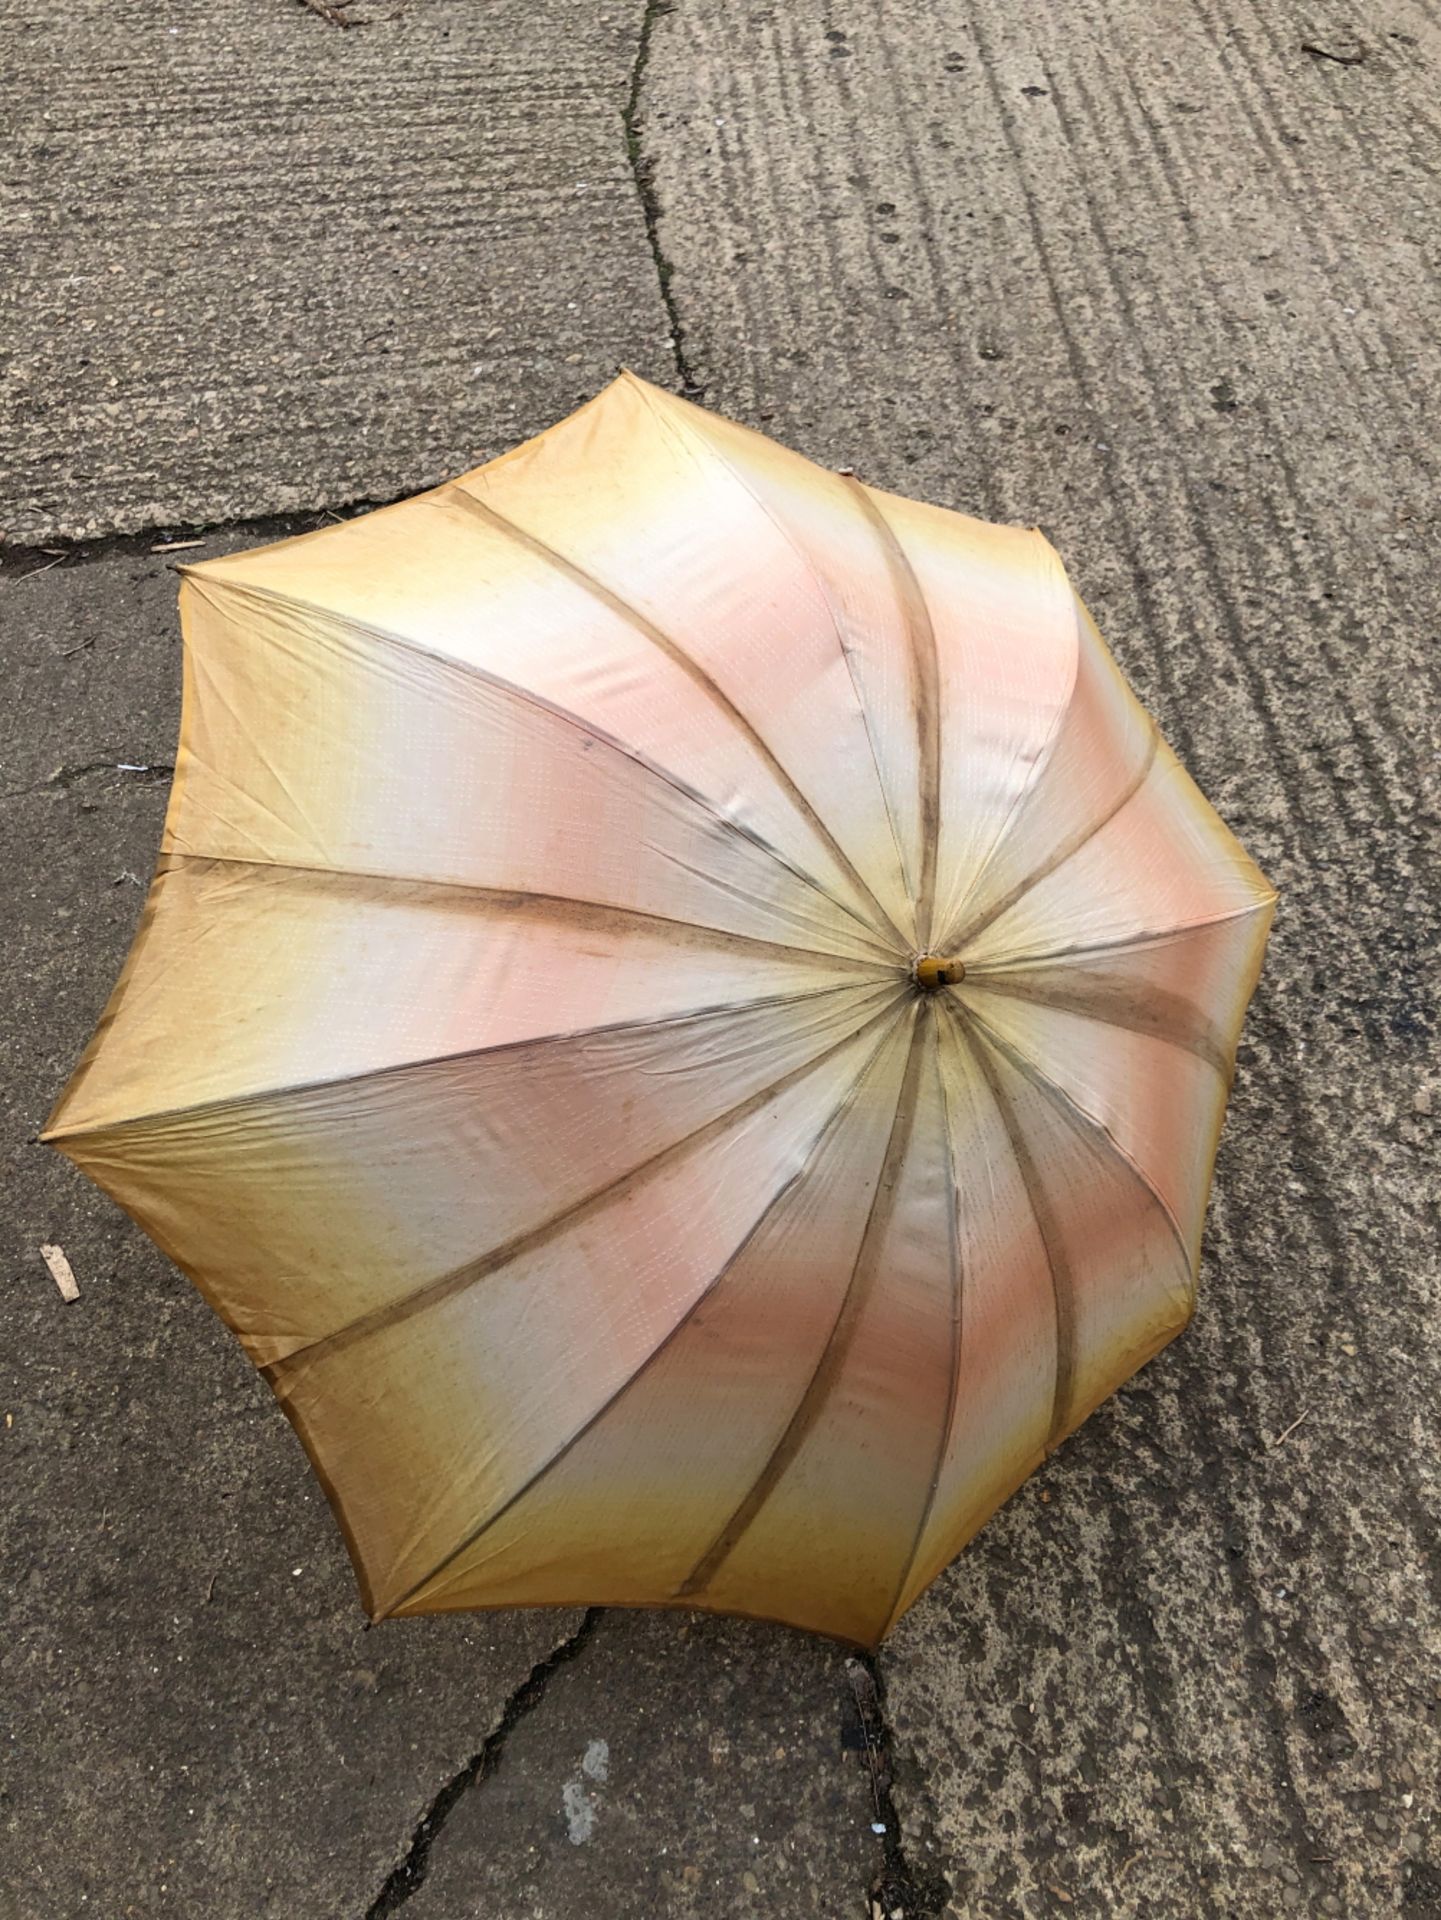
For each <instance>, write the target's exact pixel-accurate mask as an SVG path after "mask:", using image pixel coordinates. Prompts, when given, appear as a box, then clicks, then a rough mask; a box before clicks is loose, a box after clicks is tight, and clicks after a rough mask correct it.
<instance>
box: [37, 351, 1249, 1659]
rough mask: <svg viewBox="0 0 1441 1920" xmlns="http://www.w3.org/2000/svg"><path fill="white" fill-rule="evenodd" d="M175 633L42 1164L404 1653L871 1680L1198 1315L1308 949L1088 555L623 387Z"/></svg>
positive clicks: (202, 596) (211, 576) (236, 564)
mask: <svg viewBox="0 0 1441 1920" xmlns="http://www.w3.org/2000/svg"><path fill="white" fill-rule="evenodd" d="M181 614H182V622H183V627H184V633H185V643H186V646H185V688H184V703H183V715H182V723H181V742H180V748H179V752H178V756H177V769H176V775H175V782H174V787H173V791H172V795H171V801H170V807H169V811H168V815H167V820H166V827H165V836H164V842H163V846H162V851H161V855H160V861H159V865H158V869H157V872H156V876H155V880H154V882H153V885H152V888H151V892H150V896H149V900H148V902H147V906H146V909H145V915H144V918H143V920H142V923H141V928H140V931H139V934H138V936H137V939H136V942H135V946H134V948H133V950H132V952H131V955H130V958H129V961H128V962H127V965H126V968H125V971H124V974H123V975H122V978H121V981H120V983H119V985H118V986H117V988H116V991H115V994H114V996H113V998H112V1000H111V1004H110V1006H109V1008H108V1009H107V1011H106V1013H105V1015H104V1017H103V1019H102V1021H101V1025H100V1028H99V1030H98V1032H97V1035H96V1037H95V1040H94V1041H92V1043H91V1046H90V1048H89V1049H88V1050H87V1053H86V1054H85V1056H84V1058H83V1059H82V1061H81V1063H80V1066H79V1067H78V1069H77V1071H76V1073H75V1076H74V1078H73V1079H72V1081H71V1083H70V1086H69V1087H68V1088H67V1090H66V1092H65V1094H64V1096H63V1098H62V1099H61V1101H60V1104H59V1106H58V1107H57V1109H56V1112H55V1114H54V1116H53V1117H52V1120H51V1122H50V1126H49V1129H48V1131H47V1134H46V1138H48V1139H50V1140H52V1141H53V1142H54V1143H55V1144H56V1145H57V1146H58V1147H60V1148H61V1150H62V1151H64V1152H65V1153H67V1154H68V1155H70V1156H71V1157H72V1158H73V1159H74V1160H75V1161H76V1162H77V1163H78V1164H79V1165H80V1166H81V1167H83V1168H84V1169H85V1170H86V1172H87V1173H89V1174H90V1175H91V1176H92V1177H93V1178H94V1179H95V1180H97V1181H98V1182H99V1183H100V1184H101V1185H102V1186H103V1187H105V1188H106V1189H107V1191H109V1192H110V1193H111V1194H113V1195H114V1196H115V1198H116V1199H117V1200H118V1201H119V1202H120V1203H121V1205H122V1206H124V1207H125V1208H126V1209H127V1210H128V1211H129V1212H130V1213H131V1214H132V1215H133V1216H134V1217H135V1218H136V1219H137V1220H138V1221H139V1222H140V1223H141V1225H142V1226H143V1227H144V1228H145V1229H146V1231H147V1232H149V1233H150V1234H151V1235H152V1237H153V1238H154V1239H155V1240H156V1242H157V1243H158V1244H159V1245H160V1246H161V1247H162V1248H163V1249H164V1250H165V1251H166V1253H168V1254H169V1255H170V1256H171V1258H173V1259H174V1260H175V1261H176V1262H177V1264H179V1265H180V1266H181V1267H182V1268H183V1269H184V1270H185V1271H186V1272H187V1273H188V1274H190V1275H191V1277H192V1278H193V1279H194V1280H195V1282H196V1284H197V1285H198V1286H199V1287H200V1289H201V1290H202V1292H203V1293H204V1294H205V1296H206V1298H207V1299H208V1300H209V1301H210V1302H211V1304H212V1305H213V1306H214V1307H215V1309H216V1311H217V1312H218V1313H219V1314H220V1315H221V1316H222V1317H223V1318H224V1319H225V1321H226V1322H227V1323H228V1324H229V1325H230V1326H231V1327H232V1328H233V1329H234V1331H235V1332H236V1334H237V1335H238V1337H239V1338H240V1339H241V1341H242V1342H243V1344H244V1345H245V1347H246V1350H247V1351H248V1353H249V1354H250V1356H251V1358H252V1359H253V1360H254V1362H255V1363H256V1365H257V1366H259V1367H261V1368H262V1369H263V1370H264V1371H265V1373H266V1376H267V1378H268V1379H269V1381H270V1383H271V1385H272V1387H273V1388H274V1390H275V1392H276V1394H277V1396H278V1398H279V1400H280V1403H281V1405H282V1406H283V1407H284V1409H285V1411H286V1413H287V1414H288V1416H289V1417H290V1419H291V1420H292V1421H293V1422H294V1424H295V1426H296V1428H297V1430H298V1432H299V1433H300V1436H301V1438H302V1440H303V1441H304V1443H305V1446H306V1448H307V1450H308V1452H309V1454H310V1457H311V1459H312V1461H313V1463H314V1465H315V1468H316V1470H317V1472H318V1474H319V1476H320V1478H321V1480H322V1482H323V1483H324V1485H325V1488H326V1491H327V1493H328V1495H329V1497H330V1499H331V1501H332V1503H333V1505H334V1507H335V1510H336V1513H337V1516H338V1518H339V1520H340V1524H341V1526H342V1528H343V1530H344V1533H345V1537H346V1540H347V1542H348V1544H349V1547H350V1551H351V1555H352V1558H353V1560H354V1563H355V1567H356V1572H357V1575H358V1578H359V1581H360V1585H361V1589H362V1593H363V1596H364V1599H365V1602H366V1605H367V1606H368V1608H369V1609H370V1611H371V1612H372V1614H374V1615H376V1616H381V1615H388V1614H409V1613H420V1612H426V1611H433V1610H439V1609H453V1608H472V1607H485V1606H500V1605H530V1604H546V1603H552V1604H575V1603H579V1602H587V1603H588V1602H606V1603H618V1604H633V1605H674V1606H683V1607H703V1608H709V1609H716V1610H724V1611H734V1612H738V1613H744V1614H751V1615H756V1616H761V1617H766V1618H773V1619H779V1620H784V1621H788V1622H793V1623H795V1624H798V1625H801V1626H805V1627H810V1628H814V1629H816V1630H819V1631H823V1632H828V1633H832V1634H835V1635H838V1636H840V1637H842V1638H845V1639H849V1640H852V1641H856V1642H858V1643H861V1644H865V1645H870V1644H874V1643H875V1642H876V1641H877V1640H878V1639H879V1638H880V1637H881V1636H882V1635H883V1634H884V1633H885V1631H886V1630H887V1628H888V1627H889V1626H890V1624H891V1623H892V1622H893V1621H894V1620H895V1619H896V1618H897V1617H899V1615H900V1614H901V1613H902V1612H904V1610H905V1609H906V1608H907V1607H908V1606H909V1605H910V1604H911V1603H912V1602H913V1601H914V1600H915V1598H916V1597H917V1596H918V1595H919V1594H920V1593H921V1592H922V1591H923V1590H924V1588H925V1587H926V1585H927V1584H928V1583H929V1582H930V1581H931V1580H932V1579H933V1578H934V1577H935V1575H936V1574H937V1573H938V1572H939V1571H940V1570H941V1569H942V1568H943V1567H944V1566H945V1565H946V1563H947V1562H948V1561H949V1560H950V1559H951V1558H952V1557H953V1555H954V1554H955V1553H956V1552H957V1551H958V1550H959V1548H960V1547H961V1546H962V1545H963V1544H964V1542H965V1541H966V1539H968V1538H969V1537H970V1535H971V1534H972V1533H974V1531H975V1530H976V1528H977V1527H978V1526H979V1525H980V1524H982V1522H983V1521H984V1520H985V1518H986V1517H987V1516H988V1515H989V1514H990V1513H991V1512H992V1511H993V1510H994V1509H995V1507H996V1506H997V1505H999V1504H1000V1502H1001V1501H1002V1500H1004V1499H1005V1498H1006V1496H1007V1495H1008V1494H1009V1493H1010V1492H1011V1491H1012V1490H1013V1489H1014V1488H1015V1487H1016V1486H1017V1485H1018V1484H1019V1483H1020V1481H1021V1480H1023V1479H1024V1478H1025V1476H1026V1475H1027V1474H1028V1473H1029V1472H1030V1471H1031V1470H1032V1469H1033V1468H1034V1467H1035V1465H1036V1464H1037V1463H1038V1462H1039V1461H1040V1460H1041V1459H1043V1458H1044V1456H1045V1454H1046V1453H1047V1451H1048V1450H1049V1449H1051V1448H1053V1447H1054V1446H1056V1445H1057V1444H1058V1443H1059V1441H1060V1440H1061V1439H1062V1438H1063V1437H1064V1436H1065V1435H1066V1434H1067V1433H1069V1432H1070V1431H1072V1430H1073V1429H1074V1428H1075V1426H1076V1425H1078V1424H1079V1422H1080V1421H1081V1420H1083V1419H1084V1418H1085V1416H1086V1414H1087V1413H1088V1412H1089V1411H1090V1410H1091V1409H1092V1408H1093V1407H1094V1406H1095V1405H1096V1404H1097V1403H1098V1402H1099V1401H1100V1400H1102V1399H1103V1398H1104V1397H1105V1396H1106V1395H1107V1394H1108V1393H1110V1392H1111V1391H1112V1390H1113V1389H1114V1388H1115V1387H1116V1386H1117V1385H1118V1384H1119V1383H1120V1382H1121V1381H1123V1380H1124V1379H1126V1378H1127V1377H1128V1375H1129V1374H1130V1373H1131V1372H1133V1371H1134V1369H1135V1368H1136V1367H1138V1366H1139V1365H1141V1364H1142V1363H1143V1362H1144V1361H1145V1360H1146V1359H1147V1358H1149V1357H1150V1356H1151V1355H1152V1354H1154V1353H1155V1352H1156V1351H1157V1350H1158V1349H1159V1348H1160V1347H1161V1346H1163V1345H1164V1344H1165V1343H1166V1342H1167V1341H1168V1340H1169V1339H1170V1338H1171V1337H1172V1336H1173V1335H1174V1334H1175V1333H1176V1332H1178V1331H1179V1330H1180V1328H1181V1327H1182V1326H1184V1324H1185V1323H1186V1321H1187V1319H1188V1318H1189V1316H1190V1313H1191V1311H1192V1307H1193V1303H1194V1298H1195V1275H1196V1266H1197V1260H1198V1256H1199V1245H1200V1237H1201V1231H1202V1223H1203V1217H1204V1211H1205V1204H1206V1197H1207V1191H1208V1187H1209V1183H1210V1177H1211V1169H1212V1165H1213V1161H1214V1157H1215V1150H1216V1142H1217V1138H1218V1135H1219V1131H1220V1127H1221V1124H1222V1118H1223V1114H1224V1107H1225V1101H1226V1096H1227V1092H1228V1089H1229V1084H1230V1077H1231V1073H1232V1069H1233V1062H1234V1057H1235V1049H1236V1043H1237V1038H1238V1034H1239V1031H1240V1026H1241V1021H1242V1017H1243V1015H1244V1011H1245V1007H1246V1003H1247V1001H1248V999H1249V997H1250V994H1251V992H1252V990H1253V988H1254V985H1255V981H1256V978H1257V976H1258V973H1259V970H1260V966H1261V961H1262V954H1263V950H1264V945H1265V940H1266V934H1267V930H1268V927H1269V923H1270V917H1271V910H1272V902H1273V896H1272V893H1271V891H1270V889H1269V888H1268V887H1267V885H1266V883H1265V881H1264V880H1263V879H1262V878H1261V876H1260V874H1259V873H1258V872H1257V870H1256V868H1255V867H1254V865H1253V864H1252V863H1251V862H1250V860H1249V859H1248V858H1247V856H1246V855H1245V854H1244V852H1243V851H1242V849H1241V848H1240V847H1239V845H1238V844H1237V842H1236V841H1235V840H1234V838H1233V837H1232V836H1231V834H1230V833H1229V832H1228V830H1227V829H1226V828H1225V826H1224V825H1223V824H1222V822H1221V821H1220V820H1219V819H1218V818H1217V816H1216V815H1215V813H1214V812H1213V811H1212V810H1211V808H1210V807H1209V806H1208V805H1207V803H1206V801H1205V800H1204V799H1203V798H1202V796H1201V795H1200V793H1199V792H1198V791H1197V789H1196V788H1195V786H1194V785H1193V784H1192V783H1191V781H1190V779H1189V778H1188V776H1187V775H1186V773H1185V772H1184V770H1183V769H1182V767H1181V766H1180V764H1179V762H1178V761H1177V760H1176V758H1175V756H1174V754H1172V752H1171V751H1170V749H1169V748H1168V747H1167V746H1166V744H1165V742H1164V741H1163V740H1162V739H1161V738H1160V735H1159V733H1158V731H1157V728H1156V726H1155V724H1154V723H1153V722H1152V720H1151V719H1150V718H1149V716H1148V715H1147V714H1146V713H1145V712H1144V710H1143V709H1142V708H1141V707H1140V706H1139V704H1138V703H1137V701H1136V700H1135V698H1134V696H1133V695H1132V694H1131V692H1130V690H1129V688H1128V687H1127V685H1126V683H1125V681H1124V679H1123V678H1122V676H1121V674H1120V673H1119V671H1118V669H1117V668H1116V666H1115V664H1114V662H1113V661H1112V659H1111V657H1110V655H1109V653H1108V652H1107V650H1106V647H1105V645H1104V643H1103V641H1102V640H1101V637H1100V635H1099V633H1098V632H1097V630H1096V628H1095V625H1094V624H1093V622H1092V621H1091V619H1090V617H1089V615H1088V614H1087V612H1086V610H1085V608H1084V607H1083V606H1082V605H1081V603H1080V601H1079V600H1078V598H1077V597H1076V595H1075V593H1074V591H1073V589H1072V587H1071V585H1070V583H1069V581H1068V579H1067V576H1066V573H1065V570H1064V568H1063V567H1062V565H1061V563H1060V561H1059V559H1058V558H1057V556H1056V555H1055V553H1054V552H1053V550H1052V549H1051V548H1050V546H1049V545H1048V544H1047V543H1046V542H1045V541H1044V540H1043V539H1042V538H1041V536H1040V535H1038V534H1036V533H1034V532H1031V531H1027V530H1023V529H1019V528H1013V527H995V526H989V525H985V524H983V523H981V522H978V521H975V520H971V519H967V518H966V517H964V516H963V515H960V514H956V513H952V512H948V511H946V510H944V509H941V508H937V507H930V506H924V505H920V504H918V503H916V502H912V501H907V500H903V499H900V498H898V497H896V496H893V495H889V494H885V493H882V492H880V491H879V490H877V489H873V488H870V487H867V486H864V485H862V484H861V483H860V482H858V481H857V480H855V479H854V478H853V477H851V476H849V475H845V474H834V473H829V472H826V471H824V470H823V469H820V468H818V467H816V466H814V465H812V464H811V463H809V462H808V461H806V460H804V459H802V458H801V457H800V456H798V455H796V454H793V453H790V452H787V451H786V450H784V449H783V448H780V447H778V446H776V445H774V444H773V443H772V442H770V441H768V440H766V439H764V438H763V437H761V436H759V435H757V434H754V433H751V432H748V431H747V430H745V429H744V428H741V427H738V426H735V425H733V424H731V423H730V422H727V421H723V420H719V419H717V418H715V417H713V416H711V415H708V414H705V413H703V412H701V411H699V410H698V409H696V408H694V407H691V406H689V405H687V404H686V403H685V402H682V401H680V400H677V399H675V398H673V397H671V396H669V395H667V394H664V393H661V392H659V391H657V390H656V389H654V388H651V387H648V386H647V385H646V384H645V383H644V382H641V381H639V380H637V379H635V378H633V377H631V376H629V375H626V376H623V377H622V378H621V379H620V380H618V381H617V382H615V383H614V384H613V385H612V386H611V387H609V388H607V389H606V390H605V391H604V392H603V393H602V394H601V395H600V396H599V397H598V398H597V399H596V400H594V401H593V402H591V403H590V404H589V405H588V406H586V407H584V408H582V409H581V410H580V412H579V413H577V414H575V415H574V416H572V417H571V418H570V419H569V420H566V421H563V422H562V423H561V424H560V425H559V426H557V427H555V428H552V429H551V430H550V431H549V432H547V433H544V434H542V435H541V436H540V437H539V438H538V439H536V440H533V441H530V442H528V443H526V444H525V445H524V446H521V447H519V448H517V449H516V450H515V451H514V452H513V453H510V454H507V455H505V456H504V457H502V458H501V459H499V460H496V461H493V462H491V463H490V464H489V465H488V466H485V467H482V468H480V469H478V470H477V471H476V472H474V473H471V474H468V475H466V476H464V477H463V478H462V479H461V480H459V481H457V482H456V483H454V484H452V485H447V486H444V487H441V488H439V489H437V490H435V491H434V492H432V493H428V494H424V495H421V496H420V497H418V498H416V499H414V500H409V501H406V502H404V503H402V504H401V505H399V506H395V507H391V508H386V509H384V510H382V511H380V512H376V513H371V514H367V515H365V516H363V517H362V518H359V519H356V520H352V521H349V522H346V523H343V524H338V525H335V526H333V527H329V528H326V529H325V530H323V531H321V532H319V533H315V534H310V535H306V536H304V537H302V538H299V539H294V540H288V541H283V542H281V543H279V544H278V545H275V546H271V547H266V548H261V549H257V550H254V551H251V552H246V553H240V554H235V555H231V556H228V557H227V558H225V559H222V560H218V561H211V562H207V563H205V564H204V565H202V566H199V567H195V568H191V569H189V570H188V571H187V572H186V575H185V578H184V582H183V585H182V590H181Z"/></svg>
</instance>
